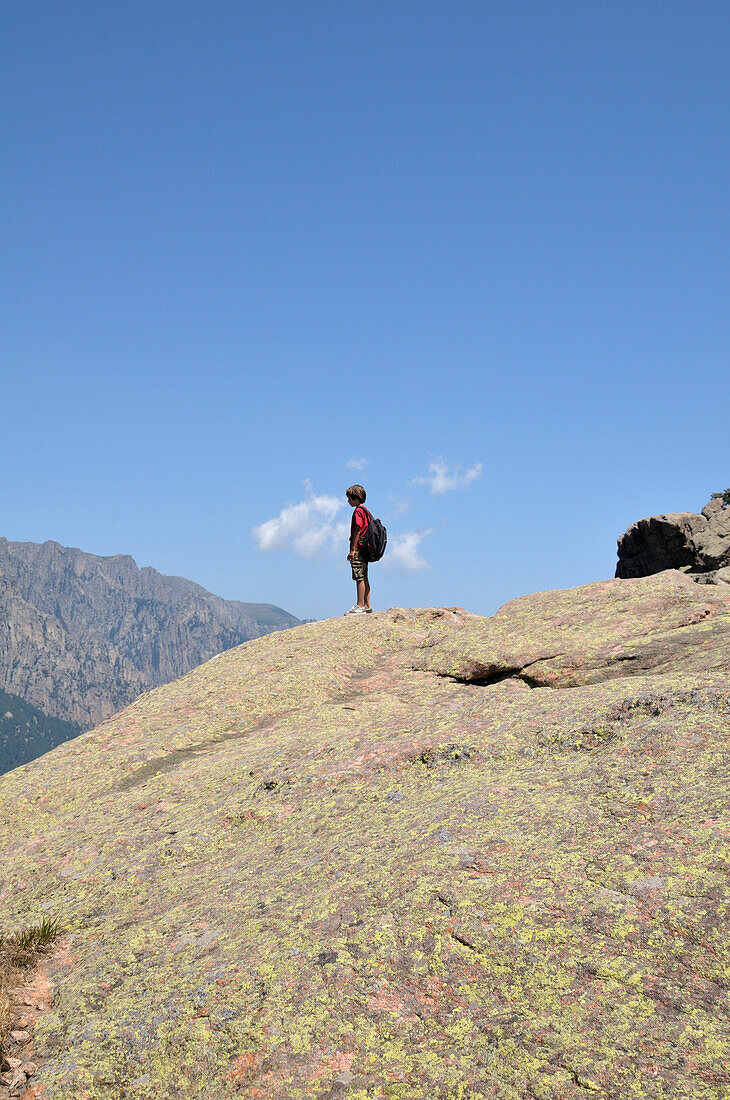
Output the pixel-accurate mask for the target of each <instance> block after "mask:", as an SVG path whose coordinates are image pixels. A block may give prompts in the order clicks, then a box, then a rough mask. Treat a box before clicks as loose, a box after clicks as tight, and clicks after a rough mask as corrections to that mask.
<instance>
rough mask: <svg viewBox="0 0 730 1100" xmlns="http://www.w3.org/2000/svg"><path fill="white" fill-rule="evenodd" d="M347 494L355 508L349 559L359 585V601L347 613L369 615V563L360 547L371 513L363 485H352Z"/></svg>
mask: <svg viewBox="0 0 730 1100" xmlns="http://www.w3.org/2000/svg"><path fill="white" fill-rule="evenodd" d="M346 496H347V503H348V504H349V505H350V507H351V508H354V509H355V510H354V512H353V513H352V523H351V524H350V553H349V554H348V555H347V560H348V561H349V563H350V565H351V566H352V579H353V580H354V581H355V584H356V586H357V603H356V604H355V605H354V606H353V607H351V608H350V610H349V611H346V612H345V614H346V615H369V614H371V613H372V608H371V606H370V581H369V580H368V563H367V562H366V561H365V559H364V558H363V556H362V553H361V552H360V548H361V547H362V544H363V541H364V539H365V533H366V531H367V529H368V527H369V525H370V513H369V512H368V510H367V508H364V507H363V505H364V504H365V496H366V493H365V490H364V489H363V487H362V485H351V486H350V488H349V489H348V490H347V493H346Z"/></svg>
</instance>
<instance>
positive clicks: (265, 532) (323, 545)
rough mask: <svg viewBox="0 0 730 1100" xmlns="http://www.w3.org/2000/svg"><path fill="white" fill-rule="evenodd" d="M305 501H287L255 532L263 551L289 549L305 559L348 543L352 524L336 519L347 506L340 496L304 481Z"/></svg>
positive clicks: (327, 552)
mask: <svg viewBox="0 0 730 1100" xmlns="http://www.w3.org/2000/svg"><path fill="white" fill-rule="evenodd" d="M304 488H305V489H306V491H307V494H308V495H307V497H306V499H305V500H303V501H300V503H299V504H287V505H286V507H285V508H282V510H281V511H280V512H279V515H278V516H274V518H273V519H267V520H266V521H265V522H264V523H261V524H259V526H258V527H254V528H253V529H252V531H251V534H252V535H253V537H254V539H255V540H256V542H257V544H258V548H259V550H260V551H261V552H262V554H269V553H271V552H272V551H273V550H289V551H291V552H292V553H293V554H299V556H300V557H302V558H309V559H311V558H321V557H323V556H325V555H326V554H330V553H335V552H336V551H338V550H340V551H341V550H342V549H343V546H344V547H346V545H347V535H348V532H349V529H350V528H349V524H348V523H346V522H342V521H340V522H335V516H336V515H337V513H338V512H339V511H340V509H341V508H343V507H344V504H343V502H342V501H341V500H340V499H339V498H338V497H331V496H326V495H324V494H323V495H319V496H318V495H317V494H316V493H315V492H314V490H313V489H312V485H311V483H310V482H309V481H305V482H304Z"/></svg>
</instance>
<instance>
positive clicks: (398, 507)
mask: <svg viewBox="0 0 730 1100" xmlns="http://www.w3.org/2000/svg"><path fill="white" fill-rule="evenodd" d="M388 500H389V501H390V510H391V512H392V514H393V515H394V516H402V515H403V513H404V512H407V511H408V509H409V508H410V506H411V502H410V500H398V499H396V497H388Z"/></svg>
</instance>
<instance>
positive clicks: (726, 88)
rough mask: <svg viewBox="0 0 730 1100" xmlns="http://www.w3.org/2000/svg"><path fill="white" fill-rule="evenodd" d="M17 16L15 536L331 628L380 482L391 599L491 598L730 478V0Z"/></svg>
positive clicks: (213, 8)
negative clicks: (108, 557)
mask: <svg viewBox="0 0 730 1100" xmlns="http://www.w3.org/2000/svg"><path fill="white" fill-rule="evenodd" d="M0 24H1V26H0V30H1V32H2V38H1V41H2V47H1V48H2V54H3V64H2V66H0V85H1V86H2V96H3V103H4V105H5V109H4V111H3V113H2V133H1V134H0V137H1V139H2V148H3V160H4V165H5V176H6V183H7V185H6V187H5V189H4V190H5V202H4V203H3V206H2V211H1V212H0V218H1V219H2V226H1V229H2V240H3V248H2V252H1V258H0V263H1V264H2V275H3V281H2V285H3V294H2V305H1V308H2V317H1V320H2V326H1V328H2V335H1V336H0V341H1V344H0V346H1V347H2V364H3V369H2V376H3V381H2V391H1V392H2V422H3V432H2V436H1V442H0V448H1V450H0V457H1V459H2V468H3V474H4V476H3V478H2V483H1V484H2V491H1V494H0V534H3V535H5V536H6V537H8V538H10V539H18V540H31V541H43V540H44V539H47V538H52V539H55V540H57V541H58V542H61V543H64V544H66V545H73V546H80V547H82V548H83V549H86V550H89V551H91V552H94V553H98V554H112V553H117V552H124V553H131V554H132V555H133V556H134V557H135V559H136V560H137V562H138V563H139V564H140V565H154V566H155V567H156V568H157V569H160V570H161V571H163V572H166V573H177V574H181V575H184V576H188V577H190V578H191V579H193V580H196V581H198V582H199V583H201V584H204V585H205V586H206V587H208V588H210V589H212V590H213V591H215V592H218V593H220V594H221V595H223V596H227V597H230V598H237V599H243V600H257V601H270V602H274V603H278V604H280V605H281V606H283V607H285V608H287V609H288V610H290V611H292V612H294V613H295V614H297V615H300V616H302V617H313V618H321V617H325V616H328V615H335V614H339V613H341V612H342V611H344V610H345V609H346V608H347V607H349V606H350V604H351V602H352V592H351V588H352V587H353V586H352V582H351V580H350V578H349V568H348V566H347V563H346V561H345V555H346V552H347V545H346V539H342V538H341V536H342V524H343V522H344V523H346V522H347V521H348V520H349V515H350V513H349V509H348V508H347V506H346V504H345V500H344V490H345V488H346V487H347V486H348V485H349V484H351V483H352V482H354V481H360V482H362V483H363V484H364V485H365V486H366V488H367V490H368V503H369V504H370V505H371V507H372V509H373V511H374V512H375V514H377V515H379V516H380V517H381V518H382V520H383V522H385V523H386V525H387V527H388V530H389V533H390V536H391V550H390V551H389V555H388V558H387V567H386V561H384V562H383V563H382V565H380V566H376V567H373V570H372V580H373V604H374V606H375V607H376V608H381V607H384V606H390V605H400V606H420V605H443V604H446V605H451V604H459V605H462V606H466V607H468V608H470V609H471V610H474V611H477V612H481V613H484V614H489V613H491V612H492V611H494V610H495V609H496V608H497V607H498V606H499V605H500V604H501V603H503V602H504V601H505V600H508V599H510V598H512V597H514V596H517V595H521V594H523V593H525V592H530V591H535V590H538V589H544V588H555V587H567V586H571V585H576V584H582V583H585V582H587V581H591V580H596V579H600V578H605V577H609V576H612V575H613V571H614V566H615V543H616V538H617V536H618V535H619V534H620V533H621V532H622V531H623V530H624V529H625V528H626V526H628V524H629V523H630V522H632V521H633V520H635V519H638V518H640V517H641V516H644V515H649V514H652V513H657V512H667V511H683V510H697V509H699V508H701V507H702V505H703V504H704V503H705V502H706V500H707V499H708V498H709V495H710V493H711V492H713V491H718V490H722V489H725V488H726V487H728V485H730V461H729V456H728V431H727V407H728V398H729V397H730V381H729V378H730V372H729V371H728V348H729V347H730V340H729V337H730V310H729V309H728V289H729V287H728V272H729V268H728V260H727V257H728V244H729V243H730V242H729V239H728V238H729V236H730V234H729V229H730V212H729V211H730V207H729V204H728V201H727V196H728V194H729V193H730V141H729V140H728V138H729V136H730V135H729V134H728V111H727V105H728V102H729V101H730V76H729V75H728V74H730V65H729V64H728V62H729V61H730V57H729V50H728V47H729V46H730V8H728V6H727V4H723V3H713V2H703V3H702V4H697V3H695V2H687V3H677V2H673V0H662V2H651V0H648V2H642V3H640V4H638V3H636V2H635V0H631V2H630V3H621V2H610V3H608V2H605V3H604V2H602V3H597V2H594V0H575V2H571V3H560V2H556V0H549V2H544V3H523V2H520V0H505V2H499V0H497V2H487V0H484V2H481V3H474V2H471V0H459V2H456V3H454V2H452V0H443V2H440V3H432V2H430V0H418V2H412V0H408V2H391V0H378V2H377V3H376V2H372V0H371V2H367V3H364V2H348V0H344V2H343V0H333V2H321V0H302V2H284V0H281V2H276V0H273V2H272V0H261V2H258V0H257V2H246V0H240V2H228V0H226V2H221V0H207V2H205V3H202V2H195V3H193V2H189V0H176V2H174V3H166V2H161V0H152V2H150V0H144V2H135V0H125V2H124V3H123V4H119V3H116V2H113V3H112V2H107V0H93V2H83V3H79V2H75V0H68V2H64V3H63V4H59V3H56V2H55V0H43V2H38V0H17V2H10V3H8V4H5V5H4V6H3V9H2V13H0ZM353 462H354V463H360V462H362V463H364V465H362V466H360V467H358V466H352V465H350V466H348V463H353ZM267 523H268V524H269V526H268V527H265V526H264V525H266V524H267ZM262 528H264V530H265V531H266V532H268V536H262V535H261V533H260V530H261V529H262ZM257 529H258V530H259V534H258V535H257V534H256V533H255V532H256V530H257ZM307 555H309V556H307Z"/></svg>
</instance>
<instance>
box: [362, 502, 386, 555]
mask: <svg viewBox="0 0 730 1100" xmlns="http://www.w3.org/2000/svg"><path fill="white" fill-rule="evenodd" d="M361 507H362V506H361ZM363 512H367V514H368V519H369V521H370V522H369V523H368V529H367V531H366V532H365V538H364V539H363V540H362V546H361V547H360V553H361V554H362V556H363V558H364V559H365V561H380V559H381V558H382V556H383V554H384V553H385V547H386V545H387V542H388V532H387V531H386V530H385V528H384V527H383V525H382V523H381V522H380V520H379V519H373V517H372V515H371V514H370V512H368V510H367V508H363Z"/></svg>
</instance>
